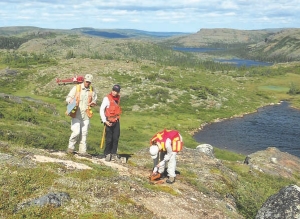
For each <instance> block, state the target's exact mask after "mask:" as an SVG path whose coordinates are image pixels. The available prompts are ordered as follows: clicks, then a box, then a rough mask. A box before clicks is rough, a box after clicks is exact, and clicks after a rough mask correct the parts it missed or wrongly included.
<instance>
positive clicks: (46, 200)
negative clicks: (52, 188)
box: [17, 192, 70, 210]
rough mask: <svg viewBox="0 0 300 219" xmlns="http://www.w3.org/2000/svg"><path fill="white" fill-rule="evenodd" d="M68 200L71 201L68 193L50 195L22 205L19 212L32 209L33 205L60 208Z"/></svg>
mask: <svg viewBox="0 0 300 219" xmlns="http://www.w3.org/2000/svg"><path fill="white" fill-rule="evenodd" d="M68 200H70V195H69V194H68V193H65V192H58V193H49V194H47V195H44V196H42V197H39V198H36V199H33V200H31V201H28V202H25V203H22V204H20V205H19V206H18V209H17V210H20V209H23V208H25V207H30V206H33V205H36V206H45V205H52V206H53V207H60V206H61V205H62V203H63V202H65V201H68Z"/></svg>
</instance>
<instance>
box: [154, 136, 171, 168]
mask: <svg viewBox="0 0 300 219" xmlns="http://www.w3.org/2000/svg"><path fill="white" fill-rule="evenodd" d="M165 147H166V150H167V153H166V155H165V156H164V160H162V161H161V162H159V164H157V167H160V166H162V165H164V164H165V163H166V162H167V161H169V160H170V159H171V157H172V156H173V150H172V142H171V139H169V138H167V140H166V142H165Z"/></svg>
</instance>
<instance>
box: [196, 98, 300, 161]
mask: <svg viewBox="0 0 300 219" xmlns="http://www.w3.org/2000/svg"><path fill="white" fill-rule="evenodd" d="M299 134H300V111H299V110H296V109H293V108H291V107H289V104H288V103H287V102H283V103H282V104H279V105H274V106H266V107H263V108H259V109H258V111H257V113H252V114H248V115H245V116H244V117H242V118H234V119H228V120H224V121H222V122H217V123H212V124H210V125H207V126H205V127H204V128H203V130H200V131H199V132H197V133H196V134H195V135H194V138H195V140H196V141H197V142H199V143H208V144H210V145H212V146H215V147H217V148H221V149H227V150H230V151H234V152H237V153H242V154H245V155H248V154H251V153H254V152H256V151H259V150H265V149H266V148H267V147H276V148H278V149H279V150H280V151H283V152H287V153H289V154H293V155H295V156H298V157H300V144H299Z"/></svg>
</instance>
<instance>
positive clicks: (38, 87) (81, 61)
mask: <svg viewBox="0 0 300 219" xmlns="http://www.w3.org/2000/svg"><path fill="white" fill-rule="evenodd" d="M287 40H288V39H287ZM239 46H240V45H239ZM247 46H248V45H247ZM0 47H1V50H0V84H1V86H0V92H1V93H0V94H1V97H0V109H1V110H0V140H1V142H8V143H9V144H10V145H11V146H10V147H8V146H2V147H0V152H1V153H5V154H14V153H15V150H16V149H17V148H18V149H19V148H33V149H34V150H36V149H46V150H53V151H56V150H57V151H64V150H66V148H67V144H68V138H69V135H70V118H69V117H67V116H65V115H64V112H65V109H66V105H65V102H64V100H65V96H66V95H67V93H68V91H69V89H70V88H71V86H72V85H65V86H63V85H60V86H59V85H58V84H57V83H56V81H55V80H56V78H70V77H73V76H74V75H84V74H86V73H91V74H92V75H93V76H94V82H93V86H94V87H95V89H96V90H97V93H98V98H99V99H98V103H99V104H100V103H101V100H102V98H103V97H104V95H106V94H107V93H108V92H110V89H111V87H112V85H113V84H115V83H118V84H120V85H121V87H122V90H121V94H122V97H121V105H122V109H123V115H122V118H121V138H120V143H119V145H120V146H119V151H118V153H120V154H128V155H131V156H134V154H135V153H136V152H138V151H140V150H142V149H144V148H146V147H148V141H149V139H150V138H151V137H152V135H153V134H154V133H156V132H157V131H158V130H161V129H163V128H167V129H177V130H179V131H180V133H182V135H183V138H184V142H185V147H188V148H195V147H196V146H197V145H199V144H200V143H201V142H200V143H199V142H196V141H195V140H194V139H193V133H195V132H196V131H197V130H199V128H200V127H201V126H203V125H205V124H208V123H210V122H213V121H215V120H217V119H225V118H231V117H234V116H242V115H243V114H245V113H250V112H255V111H256V109H257V108H259V107H262V106H265V105H268V104H271V103H278V102H279V101H281V100H287V101H290V102H291V104H292V105H293V106H294V107H297V108H299V107H300V101H299V100H300V96H299V92H300V91H299V90H300V80H299V79H300V63H299V62H296V61H295V62H291V63H278V64H275V65H273V66H269V67H245V66H244V67H240V68H237V67H234V66H232V65H229V64H220V63H216V62H214V61H213V60H212V55H211V54H210V55H207V56H206V55H205V54H204V55H199V54H198V55H197V54H192V53H184V52H179V51H173V50H172V49H170V45H168V44H167V42H164V41H158V42H157V41H156V40H153V41H151V40H149V39H147V40H136V39H104V38H99V37H91V36H84V35H81V34H74V33H73V34H68V33H60V32H58V33H51V34H50V33H48V34H43V35H36V34H27V35H26V37H25V36H23V35H20V34H19V35H17V36H5V37H1V38H0ZM234 48H240V49H238V51H239V52H237V54H242V50H243V48H245V47H243V48H242V47H238V46H236V47H234ZM249 57H250V55H249ZM280 60H281V58H280V59H278V62H279V61H280ZM269 61H273V60H269ZM269 86H273V87H274V86H275V87H278V90H274V89H268V87H269ZM94 114H95V115H94V117H93V118H92V120H91V128H90V130H89V135H88V152H89V153H91V154H93V155H95V156H97V155H101V154H102V153H103V149H101V148H100V147H99V144H100V141H101V136H102V131H103V124H101V123H100V119H99V115H98V114H99V106H97V107H95V108H94ZM214 150H215V156H216V157H217V158H218V159H220V160H222V161H223V164H224V165H225V166H226V167H227V168H229V169H231V170H232V171H234V172H235V173H236V174H237V175H238V179H239V180H238V181H235V182H233V181H232V180H230V179H229V178H228V175H226V174H225V173H224V172H222V171H221V170H220V169H217V168H216V167H212V168H211V174H214V175H218V176H219V178H220V181H219V182H217V183H215V184H213V185H212V186H211V187H209V188H208V187H206V186H205V185H204V184H203V183H202V182H201V181H199V180H198V177H199V176H198V175H196V174H195V173H193V172H191V171H188V170H186V169H185V168H184V165H182V166H180V167H178V168H180V171H181V174H182V175H183V180H184V181H185V182H186V183H189V184H191V185H193V186H194V187H195V189H197V190H200V191H202V192H203V193H205V194H208V195H210V194H218V195H220V197H221V196H224V195H226V194H232V195H233V196H234V198H235V200H236V203H237V209H238V211H239V213H240V214H241V215H243V216H244V217H245V218H253V217H254V216H255V214H256V212H257V211H258V209H259V208H260V206H261V205H262V203H264V201H266V199H267V198H268V197H269V196H270V195H272V194H274V193H276V192H278V191H279V190H280V189H281V188H282V187H283V186H286V185H289V184H292V183H297V182H298V181H295V180H291V179H286V178H280V177H274V176H270V175H267V174H262V173H260V172H257V173H256V174H252V175H251V174H247V173H248V169H247V167H246V166H245V167H243V168H241V167H240V166H239V165H237V161H243V159H244V158H245V155H243V154H235V153H233V152H230V151H226V150H220V149H218V148H214ZM70 159H73V158H72V157H70ZM151 163H152V161H151V160H150V159H149V163H148V164H147V165H146V167H147V168H151ZM128 164H129V165H132V166H135V165H136V164H135V163H134V162H132V161H130V159H129V161H128ZM54 165H58V164H39V165H37V166H35V168H34V171H33V169H32V168H29V167H20V168H21V170H19V169H18V168H19V167H18V166H16V165H12V164H6V165H5V166H3V165H1V172H2V173H1V175H0V183H1V192H0V203H1V204H0V215H1V217H3V218H67V217H68V218H70V217H80V218H115V216H114V214H113V211H112V212H106V213H98V214H97V216H95V215H93V214H88V213H85V214H82V215H78V212H76V211H75V210H73V211H72V210H68V211H66V210H63V209H62V208H55V209H54V208H52V207H51V206H49V207H45V208H37V207H32V208H29V209H24V210H22V211H18V212H15V206H16V205H17V204H18V203H20V201H21V200H24V199H25V198H28V196H31V195H32V193H33V192H34V191H35V192H37V193H38V194H43V192H45V191H47V190H48V189H49V187H50V186H54V185H55V183H54V182H55V180H57V179H58V178H59V177H60V174H59V173H57V172H55V171H51V169H52V168H53V166H54ZM90 165H93V170H91V171H90V170H84V171H81V172H80V173H78V172H76V171H74V172H71V173H69V178H70V179H72V180H73V181H74V179H76V181H85V180H87V179H95V180H97V179H98V178H101V177H102V178H104V179H106V178H107V179H108V178H113V177H116V172H115V171H113V170H112V169H110V168H109V167H104V166H99V165H94V164H90ZM16 171H18V173H19V174H15V172H16ZM62 171H64V170H62ZM254 171H255V170H254ZM296 178H298V179H299V176H296ZM70 181H71V180H70ZM270 185H272V187H270ZM59 186H62V185H58V187H59ZM92 186H93V185H90V186H89V185H86V188H84V189H83V190H85V189H86V190H89V189H92ZM144 186H145V187H147V188H148V189H153V190H160V191H161V192H167V193H171V194H173V195H174V196H176V192H175V191H174V190H171V189H170V190H167V188H166V187H161V188H160V187H157V186H151V185H148V184H146V183H145V185H144ZM103 187H104V188H106V187H105V185H103ZM59 189H63V190H64V191H66V192H69V193H71V194H74V195H77V194H76V193H77V190H76V187H70V188H68V187H67V186H66V187H65V188H59ZM103 192H105V191H103ZM78 195H80V194H78ZM116 201H117V203H116V204H115V206H114V207H115V208H120V209H121V207H122V205H132V201H131V200H128V199H127V197H126V195H125V194H119V196H117V197H116ZM79 205H80V206H81V207H82V208H86V209H88V208H89V203H87V202H86V200H84V199H82V203H79ZM112 208H113V207H112ZM120 209H119V210H120ZM141 211H142V210H141ZM43 215H47V216H43ZM126 216H127V218H140V217H141V215H131V216H130V215H129V214H128V215H126Z"/></svg>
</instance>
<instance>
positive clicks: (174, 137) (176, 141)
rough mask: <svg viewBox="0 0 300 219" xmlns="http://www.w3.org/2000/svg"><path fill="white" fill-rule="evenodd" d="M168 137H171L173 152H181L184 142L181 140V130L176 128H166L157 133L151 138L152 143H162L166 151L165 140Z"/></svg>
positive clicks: (163, 149)
mask: <svg viewBox="0 0 300 219" xmlns="http://www.w3.org/2000/svg"><path fill="white" fill-rule="evenodd" d="M167 138H169V139H171V142H172V143H171V146H172V151H173V152H179V151H181V150H182V148H183V142H182V141H181V140H180V135H179V132H178V131H176V130H166V129H164V130H163V131H161V132H158V133H156V134H155V135H154V136H153V137H152V138H151V140H150V145H153V144H156V143H160V145H161V146H162V149H161V150H162V151H166V146H165V142H166V140H167Z"/></svg>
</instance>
